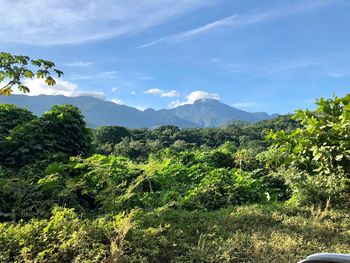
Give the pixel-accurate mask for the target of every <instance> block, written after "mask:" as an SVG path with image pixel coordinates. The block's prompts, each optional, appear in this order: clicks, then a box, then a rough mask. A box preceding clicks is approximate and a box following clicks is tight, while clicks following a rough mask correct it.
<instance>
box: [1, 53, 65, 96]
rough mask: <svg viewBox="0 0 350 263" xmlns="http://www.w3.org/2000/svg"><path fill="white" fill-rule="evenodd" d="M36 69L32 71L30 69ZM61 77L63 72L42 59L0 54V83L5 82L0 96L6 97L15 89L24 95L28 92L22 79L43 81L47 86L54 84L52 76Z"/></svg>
mask: <svg viewBox="0 0 350 263" xmlns="http://www.w3.org/2000/svg"><path fill="white" fill-rule="evenodd" d="M35 67H36V68H38V69H37V70H33V69H32V68H35ZM53 73H54V74H56V75H57V77H61V75H63V72H62V71H60V70H58V69H56V68H55V63H53V62H51V61H48V60H43V59H36V60H33V59H30V58H29V57H28V56H16V55H12V54H10V53H5V52H0V83H2V82H3V81H7V84H5V86H3V87H0V95H5V96H8V95H10V94H11V93H12V92H13V90H12V88H14V87H17V88H18V89H19V90H20V91H22V92H24V93H28V92H29V88H28V87H27V86H25V85H24V84H23V82H22V79H23V78H26V79H32V78H34V77H36V78H40V79H44V80H45V83H46V84H47V85H49V86H53V85H55V84H56V81H55V80H54V78H53V77H52V74H53Z"/></svg>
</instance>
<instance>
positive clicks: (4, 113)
mask: <svg viewBox="0 0 350 263" xmlns="http://www.w3.org/2000/svg"><path fill="white" fill-rule="evenodd" d="M35 118H36V117H35V116H34V114H33V113H31V112H30V111H28V110H26V109H22V108H19V107H17V106H15V105H12V104H6V105H2V104H0V123H1V126H0V139H1V138H2V137H4V136H7V135H8V134H9V131H10V130H11V129H13V128H15V127H16V126H17V125H20V124H23V123H25V122H28V121H31V120H33V119H35Z"/></svg>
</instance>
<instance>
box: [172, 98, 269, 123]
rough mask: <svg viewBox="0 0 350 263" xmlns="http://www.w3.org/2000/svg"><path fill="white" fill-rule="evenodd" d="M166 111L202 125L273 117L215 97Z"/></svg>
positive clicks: (253, 120)
mask: <svg viewBox="0 0 350 263" xmlns="http://www.w3.org/2000/svg"><path fill="white" fill-rule="evenodd" d="M165 111H168V112H170V113H172V114H173V115H175V116H177V117H179V118H181V119H185V120H192V121H193V122H194V123H196V124H198V125H199V126H201V127H218V126H222V125H224V124H227V123H229V122H232V121H234V120H241V121H247V122H256V121H260V120H264V119H270V118H271V116H270V115H269V114H267V113H265V112H257V113H251V112H246V111H243V110H239V109H236V108H233V107H231V106H229V105H227V104H224V103H222V102H220V101H218V100H214V99H205V100H197V101H195V102H194V103H193V104H185V105H182V106H179V107H176V108H173V109H167V110H165Z"/></svg>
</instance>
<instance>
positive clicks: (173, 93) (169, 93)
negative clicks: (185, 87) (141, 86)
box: [145, 89, 180, 98]
mask: <svg viewBox="0 0 350 263" xmlns="http://www.w3.org/2000/svg"><path fill="white" fill-rule="evenodd" d="M145 93H147V94H153V95H159V96H161V97H169V98H173V97H178V96H180V93H179V92H178V91H176V90H169V91H166V90H161V89H149V90H146V91H145Z"/></svg>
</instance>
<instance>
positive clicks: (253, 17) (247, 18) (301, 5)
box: [140, 0, 337, 48]
mask: <svg viewBox="0 0 350 263" xmlns="http://www.w3.org/2000/svg"><path fill="white" fill-rule="evenodd" d="M336 1H337V0H309V1H304V0H303V1H298V2H296V3H293V4H290V5H285V6H283V7H279V8H274V9H269V10H264V11H259V12H252V13H249V14H234V15H231V16H228V17H225V18H221V19H218V20H216V21H214V22H211V23H208V24H206V25H204V26H201V27H198V28H195V29H192V30H188V31H184V32H180V33H176V34H173V35H169V36H166V37H162V38H159V39H156V40H154V41H151V42H149V43H146V44H143V45H141V46H140V47H142V48H146V47H151V46H154V45H157V44H160V43H164V42H174V41H179V40H183V39H186V38H190V37H193V36H196V35H199V34H203V33H206V32H208V31H213V30H216V29H219V28H222V27H229V28H239V27H243V26H248V25H252V24H257V23H263V22H268V21H273V20H277V19H281V18H284V17H287V16H291V15H296V14H299V13H303V12H306V11H310V10H314V9H317V8H321V7H324V6H327V5H330V4H332V3H333V2H336Z"/></svg>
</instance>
